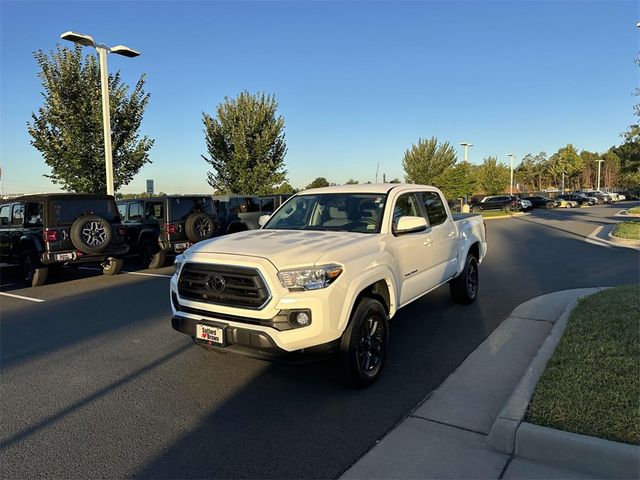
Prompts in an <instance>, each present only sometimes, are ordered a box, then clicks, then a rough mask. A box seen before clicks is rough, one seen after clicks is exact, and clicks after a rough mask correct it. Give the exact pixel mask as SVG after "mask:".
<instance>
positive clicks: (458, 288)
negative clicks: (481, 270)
mask: <svg viewBox="0 0 640 480" xmlns="http://www.w3.org/2000/svg"><path fill="white" fill-rule="evenodd" d="M449 292H450V293H451V298H452V299H453V301H454V302H456V303H459V304H461V305H469V304H471V303H473V302H474V301H475V300H476V297H477V296H478V260H477V259H476V257H474V256H473V255H471V254H469V255H467V260H466V261H465V264H464V269H463V270H462V273H461V274H460V275H458V276H457V277H456V278H454V279H453V280H451V281H450V282H449Z"/></svg>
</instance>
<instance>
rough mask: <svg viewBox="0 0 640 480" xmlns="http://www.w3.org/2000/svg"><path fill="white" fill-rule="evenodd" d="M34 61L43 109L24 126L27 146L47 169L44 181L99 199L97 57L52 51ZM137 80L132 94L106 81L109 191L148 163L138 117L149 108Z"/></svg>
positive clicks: (117, 81)
mask: <svg viewBox="0 0 640 480" xmlns="http://www.w3.org/2000/svg"><path fill="white" fill-rule="evenodd" d="M34 57H35V59H36V62H37V63H38V66H39V67H40V72H39V73H38V76H39V77H40V79H41V80H42V86H43V89H44V91H43V92H42V96H43V97H44V103H43V105H42V106H41V107H40V108H39V109H38V113H37V114H36V113H33V114H31V118H32V122H28V123H27V129H28V131H29V135H31V137H32V140H31V145H33V146H34V147H35V148H36V149H38V150H39V151H40V152H41V153H42V156H43V157H44V161H45V163H46V164H47V165H49V167H51V174H50V175H45V177H48V178H50V179H51V181H52V182H53V183H56V184H59V185H60V186H61V187H62V188H63V189H64V190H68V191H73V192H86V193H104V192H105V191H106V176H105V164H104V136H103V124H102V98H101V89H100V66H99V62H98V59H97V57H96V56H94V55H90V54H89V55H87V56H86V57H84V58H83V55H82V50H81V47H80V46H76V47H75V49H73V50H71V49H69V48H64V47H62V46H60V45H58V46H57V48H56V51H55V52H50V53H49V54H46V53H44V52H43V51H42V50H38V51H37V52H35V53H34ZM144 78H145V76H144V75H142V76H141V77H140V79H139V80H138V82H137V83H136V86H135V87H134V88H133V91H131V93H129V87H128V86H127V85H126V84H125V83H124V82H123V81H122V79H121V78H120V72H119V71H118V72H116V73H115V74H110V75H109V104H110V109H109V110H110V113H111V146H112V149H113V152H112V153H113V154H112V156H113V176H114V187H115V189H116V190H118V189H119V188H120V187H122V186H124V185H127V184H128V183H129V182H131V180H132V179H133V177H134V176H135V175H136V174H137V173H138V171H139V170H140V169H141V168H142V166H143V165H145V164H147V163H151V160H150V159H149V153H148V152H149V150H150V149H151V147H152V145H153V140H152V139H150V138H149V137H147V136H144V137H142V138H140V136H139V133H138V131H139V129H140V125H141V123H142V117H143V114H144V111H145V108H146V107H147V104H148V102H149V94H148V93H145V91H144V88H143V87H144Z"/></svg>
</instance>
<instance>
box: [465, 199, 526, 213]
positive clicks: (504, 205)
mask: <svg viewBox="0 0 640 480" xmlns="http://www.w3.org/2000/svg"><path fill="white" fill-rule="evenodd" d="M469 208H470V209H471V211H472V212H482V211H484V210H502V211H505V212H510V211H513V210H520V202H519V200H518V199H517V197H512V196H510V195H492V196H489V197H484V198H483V199H482V200H480V201H479V202H476V203H472V204H471V205H469Z"/></svg>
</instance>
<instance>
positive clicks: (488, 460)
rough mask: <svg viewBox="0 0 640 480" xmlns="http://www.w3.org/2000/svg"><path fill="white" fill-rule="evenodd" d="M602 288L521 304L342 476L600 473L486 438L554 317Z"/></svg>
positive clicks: (573, 475) (495, 476) (580, 475)
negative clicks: (539, 457)
mask: <svg viewBox="0 0 640 480" xmlns="http://www.w3.org/2000/svg"><path fill="white" fill-rule="evenodd" d="M599 290H600V289H598V288H584V289H576V290H566V291H561V292H556V293H551V294H548V295H543V296H541V297H536V298H534V299H532V300H529V301H528V302H526V303H523V304H522V305H520V306H519V307H517V308H516V309H515V310H514V311H513V312H512V313H511V315H510V316H509V317H508V318H507V319H506V320H505V321H504V322H502V324H500V326H499V327H498V328H497V329H496V330H495V331H494V332H493V333H492V334H491V335H490V336H489V337H488V338H487V339H486V340H485V341H484V342H483V343H482V344H481V345H480V346H479V347H478V348H477V349H476V350H474V351H473V352H472V353H471V354H470V355H469V356H468V357H467V358H466V360H465V361H464V362H463V363H462V364H461V365H460V366H459V367H458V368H457V369H456V371H455V372H453V374H451V375H450V376H449V377H448V378H447V379H446V380H445V381H444V382H443V383H442V385H440V387H439V388H438V389H437V390H435V391H434V392H433V393H432V394H431V395H430V396H429V397H427V399H426V400H425V401H424V402H423V403H422V404H421V405H419V406H418V407H417V408H416V409H415V410H414V411H413V412H412V413H411V414H410V415H409V416H408V417H407V418H406V419H405V420H404V421H403V422H402V423H400V424H399V425H398V426H397V427H396V428H395V429H393V430H392V431H391V432H389V433H388V434H387V435H386V436H385V437H384V438H383V439H382V440H381V441H380V442H379V443H378V444H377V445H376V446H375V447H373V448H372V449H371V450H370V451H369V452H368V453H367V454H365V455H364V456H363V457H362V458H361V459H360V460H358V462H356V463H355V464H354V465H353V466H352V467H351V468H350V469H349V470H347V471H346V472H345V473H344V474H343V476H342V477H341V478H343V479H361V478H362V479H364V478H367V479H370V478H421V479H427V478H492V479H499V478H507V479H530V478H562V479H568V478H600V477H601V476H602V475H595V474H593V472H592V473H591V474H588V473H584V472H579V471H574V470H570V469H567V468H562V467H560V466H557V465H558V464H556V465H555V466H554V465H547V464H544V463H539V462H536V461H532V460H529V459H526V458H523V457H521V456H519V455H518V451H517V449H516V454H515V455H513V454H509V453H502V452H509V451H513V448H511V450H509V449H501V450H502V452H500V451H498V450H496V449H495V448H492V447H491V446H489V444H488V443H487V440H488V439H489V434H490V432H491V430H492V427H493V425H494V422H495V421H496V419H497V418H498V416H499V415H501V411H502V410H503V407H505V404H506V403H507V402H508V401H509V400H510V397H512V392H513V391H514V388H515V387H516V386H518V385H519V383H520V380H521V379H522V378H523V376H524V375H525V373H531V372H530V368H529V366H530V364H531V362H532V360H533V359H534V358H535V357H536V354H537V353H538V351H539V350H540V348H541V346H542V345H543V343H547V342H545V339H547V337H548V336H549V334H550V332H551V330H552V328H553V326H554V324H555V322H556V321H557V320H558V319H559V318H561V316H563V312H565V310H568V307H570V306H571V304H572V303H575V301H576V300H577V299H578V298H580V297H583V296H586V295H590V294H593V293H595V292H597V291H599ZM567 315H568V313H566V314H565V316H564V317H566V316H567ZM554 333H555V332H554ZM545 363H546V362H545ZM399 394H400V392H399ZM527 403H528V401H527ZM494 436H495V432H492V439H493V437H494ZM588 438H590V437H588ZM489 443H491V442H489ZM494 443H495V442H494Z"/></svg>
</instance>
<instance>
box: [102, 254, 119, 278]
mask: <svg viewBox="0 0 640 480" xmlns="http://www.w3.org/2000/svg"><path fill="white" fill-rule="evenodd" d="M123 264H124V260H123V259H122V258H112V257H110V258H108V259H107V261H106V262H105V263H103V264H102V274H103V275H118V274H119V273H120V271H121V270H122V265H123Z"/></svg>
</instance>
